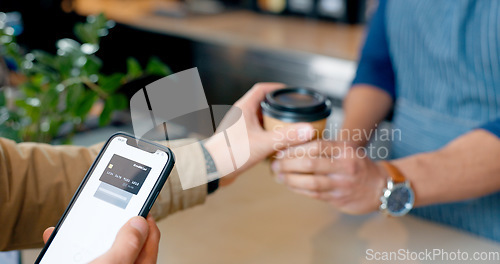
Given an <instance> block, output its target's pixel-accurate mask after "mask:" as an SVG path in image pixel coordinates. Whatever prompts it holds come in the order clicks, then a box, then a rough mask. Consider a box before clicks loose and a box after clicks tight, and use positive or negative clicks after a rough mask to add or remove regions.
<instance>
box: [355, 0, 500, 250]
mask: <svg viewBox="0 0 500 264" xmlns="http://www.w3.org/2000/svg"><path fill="white" fill-rule="evenodd" d="M353 83H354V84H361V83H363V84H370V85H373V86H375V87H378V88H379V89H382V90H383V91H385V92H387V93H388V94H389V95H390V96H391V97H392V98H393V99H394V117H393V122H392V125H393V128H395V129H399V130H400V134H401V137H402V138H401V140H393V142H391V143H392V146H391V152H392V153H391V155H392V158H402V157H406V156H410V155H414V154H417V153H422V152H428V151H435V150H437V149H439V148H442V147H443V146H445V145H446V144H447V143H449V142H450V141H453V140H454V139H455V138H457V137H459V136H460V135H463V134H465V133H467V132H469V131H471V130H474V129H485V130H487V131H490V132H491V133H493V134H495V135H496V136H498V137H500V1H497V0H481V1H475V0H453V1H451V0H405V1H394V0H381V1H380V4H379V8H378V10H377V12H376V13H375V14H374V16H373V18H372V21H371V23H370V26H369V30H368V34H367V36H366V43H365V46H364V47H363V49H362V51H361V58H360V62H359V66H358V69H357V74H356V77H355V79H354V81H353ZM499 176H500V175H492V177H499ZM445 191H446V190H443V192H445ZM411 214H413V215H415V216H418V217H422V218H425V219H429V220H432V221H436V222H440V223H443V224H446V225H450V226H454V227H457V228H460V229H462V230H466V231H469V232H472V233H475V234H478V235H480V236H483V237H487V238H490V239H494V240H496V241H500V192H497V193H494V194H490V195H487V196H483V197H480V198H477V199H470V200H467V201H460V202H455V203H447V204H436V205H431V206H426V207H421V208H415V209H413V210H412V211H411Z"/></svg>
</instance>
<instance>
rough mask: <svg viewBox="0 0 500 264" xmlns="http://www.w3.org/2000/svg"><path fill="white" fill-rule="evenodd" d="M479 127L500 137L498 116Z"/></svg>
mask: <svg viewBox="0 0 500 264" xmlns="http://www.w3.org/2000/svg"><path fill="white" fill-rule="evenodd" d="M479 129H484V130H486V131H488V132H491V133H492V134H493V135H495V136H497V137H498V138H500V118H499V119H497V120H494V121H491V122H489V123H486V124H484V125H481V126H479Z"/></svg>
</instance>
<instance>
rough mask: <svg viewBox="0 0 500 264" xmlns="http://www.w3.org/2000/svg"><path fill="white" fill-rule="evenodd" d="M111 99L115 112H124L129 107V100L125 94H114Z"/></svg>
mask: <svg viewBox="0 0 500 264" xmlns="http://www.w3.org/2000/svg"><path fill="white" fill-rule="evenodd" d="M109 99H110V100H112V101H113V107H114V110H123V109H126V108H127V107H128V99H127V97H126V96H125V95H123V94H114V95H112V96H111V97H110V98H109Z"/></svg>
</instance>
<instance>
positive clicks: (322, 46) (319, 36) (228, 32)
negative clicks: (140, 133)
mask: <svg viewBox="0 0 500 264" xmlns="http://www.w3.org/2000/svg"><path fill="white" fill-rule="evenodd" d="M162 3H165V2H164V1H163V2H160V1H152V0H142V1H131V0H78V1H76V2H75V10H76V11H77V12H78V13H79V14H82V15H89V14H96V13H99V12H104V13H105V14H106V15H107V16H108V17H109V18H111V19H113V20H115V21H117V22H119V23H122V24H126V25H130V26H133V27H136V28H140V29H144V30H148V31H154V32H159V33H162V34H167V35H172V36H178V37H183V38H188V39H191V40H195V41H202V42H208V43H215V44H221V45H227V46H231V47H235V46H236V47H238V46H239V47H244V48H250V49H261V50H269V51H279V52H292V53H306V54H314V55H324V56H328V57H333V58H341V59H347V60H355V59H356V58H357V54H358V50H359V47H360V45H361V42H362V39H363V28H364V27H363V26H352V25H344V24H336V23H333V22H327V21H317V20H311V19H305V18H300V17H281V16H272V15H264V14H258V13H254V12H251V11H228V12H225V13H222V14H218V15H206V16H193V17H188V18H173V17H166V16H158V15H154V10H155V9H156V8H158V7H159V6H161V5H162Z"/></svg>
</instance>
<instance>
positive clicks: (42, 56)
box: [31, 50, 57, 65]
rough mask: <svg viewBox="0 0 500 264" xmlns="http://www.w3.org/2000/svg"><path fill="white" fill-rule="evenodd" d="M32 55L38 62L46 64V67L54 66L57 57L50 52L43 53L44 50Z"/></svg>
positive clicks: (36, 51)
mask: <svg viewBox="0 0 500 264" xmlns="http://www.w3.org/2000/svg"><path fill="white" fill-rule="evenodd" d="M31 53H33V55H34V56H35V59H36V60H37V62H39V63H41V64H44V65H54V61H55V59H56V57H57V56H55V55H52V54H50V53H48V52H45V51H42V50H34V51H32V52H31Z"/></svg>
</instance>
